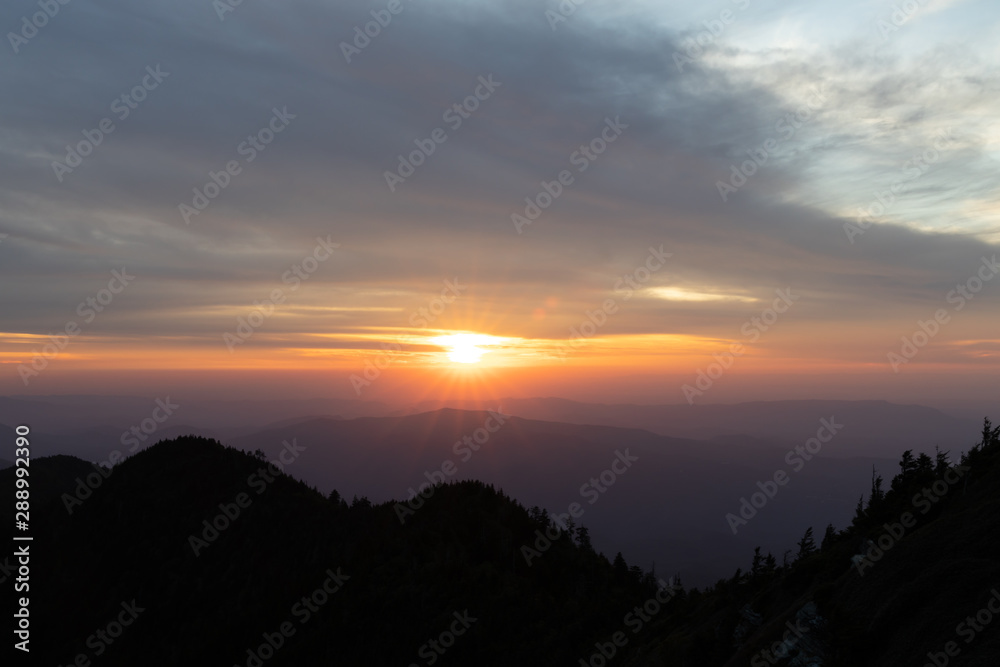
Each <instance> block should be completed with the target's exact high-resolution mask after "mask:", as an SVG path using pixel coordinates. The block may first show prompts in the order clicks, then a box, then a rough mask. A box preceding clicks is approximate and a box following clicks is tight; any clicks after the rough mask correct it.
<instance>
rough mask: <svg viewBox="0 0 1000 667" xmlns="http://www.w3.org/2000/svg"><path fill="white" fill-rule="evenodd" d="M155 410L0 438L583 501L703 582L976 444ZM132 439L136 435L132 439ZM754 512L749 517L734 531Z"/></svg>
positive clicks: (464, 413) (1, 404) (546, 415)
mask: <svg viewBox="0 0 1000 667" xmlns="http://www.w3.org/2000/svg"><path fill="white" fill-rule="evenodd" d="M160 400H161V401H163V400H166V401H168V403H167V404H169V405H174V406H177V407H175V408H173V409H172V414H171V415H170V416H169V418H167V419H165V420H164V421H163V422H162V423H161V422H157V423H154V421H153V420H152V417H151V415H154V414H157V413H156V410H157V399H143V398H120V397H105V398H101V397H79V396H66V397H42V398H25V397H19V398H0V429H4V432H7V433H8V438H11V437H13V436H12V431H10V429H9V427H4V426H3V424H8V425H12V424H17V423H27V424H30V425H31V427H32V432H33V438H32V442H33V444H32V447H33V455H34V456H36V457H40V456H46V455H55V454H71V455H74V456H77V457H79V458H82V459H85V460H90V461H97V462H108V463H109V464H110V463H111V462H112V461H111V457H112V456H118V457H122V458H123V457H125V456H128V455H130V454H132V453H135V451H141V449H142V448H144V447H147V446H149V445H150V444H152V443H154V442H156V441H158V440H161V439H168V438H176V437H179V436H183V435H186V434H197V435H201V436H204V437H210V438H215V439H218V440H220V441H222V442H224V443H227V444H231V445H233V446H236V447H238V448H241V449H244V450H246V451H254V450H258V449H259V450H261V451H263V452H264V453H265V454H266V455H268V456H271V457H273V456H277V455H278V454H279V453H280V451H281V449H282V447H283V445H282V443H283V442H286V441H297V442H298V443H299V445H300V446H301V447H304V448H305V449H304V451H303V452H302V456H301V458H299V459H297V460H296V462H295V463H293V464H292V466H291V467H290V472H291V473H292V474H294V475H295V476H297V477H300V478H301V479H303V480H305V481H306V482H307V483H308V484H310V485H313V486H315V487H316V488H317V489H319V490H320V491H321V492H323V493H328V492H329V491H330V490H332V489H334V488H336V489H338V490H339V491H340V492H341V493H343V494H344V495H345V496H346V497H348V498H351V497H353V496H359V497H361V496H364V497H367V498H368V499H370V500H372V501H373V502H382V501H386V500H388V499H391V498H407V497H408V496H409V495H410V493H411V491H410V490H411V489H413V490H416V489H418V487H419V486H420V484H421V483H424V482H426V481H428V475H430V477H431V478H434V479H440V478H442V477H443V478H445V479H446V480H447V481H453V480H461V479H477V480H482V481H484V482H486V483H489V484H493V485H495V486H497V487H498V488H502V489H504V491H505V492H507V493H510V494H512V495H513V496H514V497H516V498H518V499H520V500H521V501H522V502H524V503H526V504H528V505H538V506H540V507H542V508H544V509H546V510H548V511H549V512H555V513H566V512H567V510H568V508H569V507H570V506H571V505H572V504H573V503H580V504H581V510H582V515H581V516H580V517H579V522H580V523H583V524H585V525H587V526H588V527H589V528H590V530H591V531H592V536H593V540H594V544H595V545H596V546H597V547H598V548H599V549H604V550H610V549H611V548H612V547H613V548H614V549H615V550H616V551H617V550H621V551H622V552H623V554H624V555H625V556H626V557H627V558H628V559H629V560H630V561H632V562H636V563H639V564H641V565H642V566H643V567H646V568H649V567H651V566H652V564H653V563H654V562H655V563H656V564H657V566H658V567H659V568H660V569H661V571H671V572H680V573H683V574H684V576H685V577H686V578H687V580H688V581H689V582H691V583H692V584H698V585H703V584H705V583H709V582H711V581H714V580H715V579H717V578H718V577H719V576H723V575H726V574H728V573H731V572H732V571H733V570H734V569H735V568H736V567H738V566H739V565H740V564H741V563H742V562H743V557H742V554H743V553H745V552H746V551H747V550H748V549H752V548H753V547H754V546H762V547H764V548H765V549H770V550H773V551H775V552H776V553H779V555H780V553H781V552H783V550H785V549H787V548H789V547H788V545H789V544H791V543H792V542H793V541H794V540H795V539H797V537H798V536H800V535H801V533H802V531H803V530H805V528H806V527H807V526H808V525H810V522H811V521H812V520H813V518H814V517H816V516H823V517H824V518H826V519H827V520H828V521H830V522H833V523H834V524H836V525H837V526H841V525H843V524H844V523H846V521H848V520H849V518H850V513H851V508H852V507H853V504H854V502H856V500H857V498H858V497H859V496H860V495H861V494H862V493H863V492H865V491H866V490H867V489H868V485H869V483H870V478H871V474H872V468H873V466H874V467H876V468H877V469H878V470H879V471H882V472H883V473H885V472H886V471H889V470H892V469H893V468H894V466H895V460H894V458H889V457H896V456H898V452H900V451H902V450H903V449H915V450H917V451H918V452H919V451H927V452H928V453H933V447H934V446H935V445H938V444H940V445H947V447H946V448H954V446H953V443H955V442H956V440H957V441H958V442H959V443H965V444H969V443H972V442H974V441H975V438H976V435H977V434H976V427H975V424H972V423H971V420H967V419H960V418H956V417H952V416H949V415H947V414H944V413H942V412H940V411H937V410H934V409H931V408H925V407H921V406H904V405H895V404H891V403H885V402H879V401H781V402H774V403H743V404H736V405H705V406H701V405H696V406H688V405H684V406H637V405H598V404H586V403H577V402H573V401H566V400H562V399H507V400H504V401H501V402H499V403H498V404H497V405H491V406H486V407H489V408H502V410H503V412H504V413H506V414H508V415H509V416H507V417H504V419H505V423H504V424H503V426H502V427H500V429H499V430H498V431H497V432H496V433H495V434H490V435H489V440H488V442H486V443H485V444H482V445H481V446H479V447H480V449H479V451H474V450H473V449H472V448H471V447H470V446H469V445H462V446H460V447H459V448H458V449H457V450H456V444H455V443H457V442H459V441H461V439H462V438H463V437H467V436H472V435H473V434H475V433H476V431H477V429H480V430H481V429H482V428H483V425H484V424H485V423H486V422H487V420H489V419H490V415H489V413H487V412H482V411H478V410H455V409H438V408H435V409H434V410H433V411H429V412H422V413H419V412H418V413H415V414H407V413H408V412H409V411H410V410H411V409H407V410H395V411H394V410H391V409H390V408H389V407H388V406H384V405H381V404H377V403H366V402H361V401H326V400H314V401H306V402H297V401H274V402H266V401H232V402H226V401H217V402H208V403H189V402H187V401H185V400H184V399H181V398H177V397H173V398H171V397H162V398H161V399H160ZM436 405H437V404H434V403H427V404H421V405H420V406H414V407H413V408H412V410H418V409H419V408H421V407H428V408H431V407H435V406H436ZM463 405H465V406H466V407H473V408H475V407H477V406H478V405H480V404H472V403H466V404H463ZM392 412H395V413H396V414H394V415H393V414H389V413H392ZM362 415H367V416H362ZM513 415H517V416H513ZM161 416H162V412H161ZM831 419H832V420H834V423H836V424H841V425H843V428H840V429H838V430H837V433H836V435H835V436H834V437H833V438H832V439H830V440H829V442H827V443H822V447H821V449H820V451H819V453H818V455H817V456H816V457H815V458H814V459H810V460H806V457H807V456H810V455H809V454H808V453H807V454H805V455H801V454H797V453H795V448H796V447H798V448H800V450H801V448H802V447H804V446H805V443H807V442H808V441H809V440H810V438H815V436H816V435H817V432H818V430H819V429H820V427H821V425H822V420H831ZM142 427H149V428H147V431H148V432H149V434H148V435H147V433H146V432H143V431H142ZM136 428H139V431H138V434H139V435H138V437H137V436H135V435H132V434H131V433H132V432H133V431H134V429H136ZM130 429H131V430H132V431H130ZM666 433H670V434H672V435H670V436H667V435H664V434H666ZM139 439H142V442H139ZM123 441H124V443H131V445H133V446H126V444H124V443H123ZM473 444H475V443H473ZM818 444H820V443H819V442H818V441H814V443H813V446H815V445H818ZM135 445H138V446H135ZM958 449H962V447H961V446H959V447H958ZM624 450H628V451H629V452H630V453H631V455H632V456H634V457H637V458H638V461H636V462H635V465H633V466H631V467H630V468H629V469H628V471H627V472H626V473H625V474H623V475H622V476H621V478H620V480H616V482H615V484H614V485H613V486H611V487H609V488H608V489H607V491H606V492H603V491H596V487H594V486H591V485H590V480H592V479H597V480H598V486H600V475H601V474H602V473H604V472H605V471H606V470H609V469H610V468H609V466H611V465H612V464H613V462H614V460H615V457H616V452H619V451H624ZM446 461H450V462H451V464H453V465H454V468H453V470H452V469H449V470H450V474H446V472H447V471H443V470H442V466H443V465H444V464H445V462H446ZM435 471H436V472H435ZM782 472H783V473H785V474H787V475H788V478H787V480H786V482H785V484H784V485H782V486H781V487H780V489H777V492H776V493H775V494H774V497H773V498H771V497H768V498H767V499H766V500H767V502H766V506H764V507H761V508H759V511H756V512H754V510H756V509H757V508H745V505H746V503H749V502H751V501H752V500H756V501H760V500H761V498H762V497H761V496H760V495H759V494H760V493H763V491H762V490H761V487H760V486H759V485H761V484H762V485H764V488H765V489H767V488H772V482H771V480H773V478H774V476H775V474H781V473H782ZM609 474H610V473H609ZM609 478H610V477H609ZM585 485H586V486H587V488H584V487H585ZM775 488H777V487H775ZM595 492H597V495H596V496H595V495H593V494H594V493H595ZM754 494H758V495H757V496H755V495H754ZM591 501H593V503H592V504H591ZM741 509H742V512H743V514H741V513H740V512H741ZM749 514H754V516H753V517H752V520H747V519H743V515H749ZM744 521H745V522H746V523H743V522H744ZM816 528H817V529H818V528H819V527H818V526H817V527H816ZM734 530H735V534H734Z"/></svg>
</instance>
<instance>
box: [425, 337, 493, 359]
mask: <svg viewBox="0 0 1000 667" xmlns="http://www.w3.org/2000/svg"><path fill="white" fill-rule="evenodd" d="M492 341H493V336H486V335H483V334H470V333H460V334H451V335H449V336H438V337H437V338H434V339H433V342H434V343H436V344H437V345H440V346H441V347H445V348H447V349H448V359H450V360H451V361H454V362H455V363H459V364H477V363H479V362H480V360H482V358H483V355H484V354H486V352H487V351H488V350H484V349H483V348H482V347H480V346H481V345H488V344H489V343H491V342H492Z"/></svg>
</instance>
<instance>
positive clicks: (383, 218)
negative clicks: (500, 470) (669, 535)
mask: <svg viewBox="0 0 1000 667" xmlns="http://www.w3.org/2000/svg"><path fill="white" fill-rule="evenodd" d="M46 8H48V12H49V13H48V14H45V13H44V11H45V9H46ZM39 12H42V13H39ZM998 29H1000V8H998V7H997V5H996V4H995V3H993V2H989V1H987V0H981V1H978V2H977V1H974V0H966V1H962V0H936V1H935V0H924V1H922V2H917V1H916V0H909V1H908V2H903V3H899V2H881V1H876V2H847V3H836V4H831V3H822V4H817V3H807V2H765V1H763V0H738V1H736V2H733V1H727V2H713V3H681V2H662V1H657V2H651V1H635V2H624V3H621V2H605V1H603V0H586V1H585V2H582V3H580V4H574V3H573V2H570V1H569V0H567V1H566V2H562V3H559V2H554V1H549V2H530V1H521V0H508V1H504V2H499V1H484V0H476V1H465V2H462V1H456V0H448V1H445V0H399V1H396V0H392V1H390V0H385V1H382V0H375V1H374V2H365V3H361V2H319V1H305V0H294V1H292V2H280V3H279V2H268V1H265V0H243V2H241V3H239V4H235V5H231V4H229V2H227V0H216V1H215V2H212V1H210V0H197V1H189V0H182V1H177V0H172V1H171V2H167V1H166V0H163V1H157V0H142V1H141V2H135V1H131V0H130V1H125V0H120V1H114V0H104V1H100V2H91V1H88V0H69V1H68V2H67V3H66V4H58V3H56V2H53V3H52V4H51V5H49V4H47V3H46V2H45V1H44V0H43V1H42V2H41V3H38V2H26V1H23V0H18V1H16V2H7V3H4V4H3V6H2V7H0V31H2V32H3V34H4V35H5V37H4V40H3V44H0V58H2V60H3V66H2V67H0V90H3V96H2V98H0V294H2V302H0V303H2V310H0V312H2V314H0V392H3V393H6V394H11V395H16V394H28V395H41V394H59V393H90V392H101V391H103V392H112V391H115V390H119V391H133V390H134V391H147V392H156V391H157V390H158V388H159V387H160V386H163V385H165V384H169V386H172V387H176V386H191V387H201V388H203V389H205V390H206V391H208V389H206V388H209V387H210V388H211V391H212V392H221V391H225V392H226V393H227V394H228V395H229V396H241V395H249V394H251V393H253V394H260V393H261V392H264V393H266V392H268V391H271V392H278V393H281V394H283V395H295V394H297V395H331V396H334V395H335V396H341V397H356V398H361V399H369V398H371V399H382V398H387V397H390V396H391V397H397V398H398V397H414V398H423V397H426V396H431V395H434V396H437V395H453V394H456V395H457V394H461V395H473V394H475V393H476V392H484V391H486V392H490V393H493V394H496V395H499V396H503V395H528V396H530V395H562V396H574V397H584V396H585V397H586V398H588V399H592V400H603V401H605V402H614V401H617V400H630V401H635V402H644V403H680V402H689V403H697V402H700V403H705V402H714V401H735V400H749V399H754V398H761V397H767V398H801V397H817V398H822V397H834V396H836V397H840V398H849V397H856V398H888V399H896V400H903V399H905V400H914V401H916V400H930V399H943V398H962V397H965V396H968V397H979V398H982V397H983V396H985V395H989V394H990V392H993V395H996V391H997V390H998V389H1000V382H998V379H997V378H998V377H1000V374H998V370H1000V365H998V362H1000V337H998V336H1000V334H998V330H997V326H996V325H997V323H998V320H1000V318H998V313H1000V310H998V306H1000V279H997V280H993V278H994V277H995V275H996V274H997V273H1000V267H998V266H997V265H996V262H995V258H996V255H997V254H998V249H1000V248H998V243H1000V205H998V195H1000V183H998V176H997V175H998V174H1000V170H998V169H997V167H998V157H1000V130H998V126H997V124H996V121H995V119H996V118H997V117H1000V94H998V93H1000V85H998V83H1000V68H998V66H997V65H998V61H1000V43H998V42H997V40H996V39H995V35H996V34H998ZM366 31H367V32H366ZM456 335H458V336H459V337H458V338H455V336H456ZM278 378H280V380H279V379H278Z"/></svg>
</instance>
